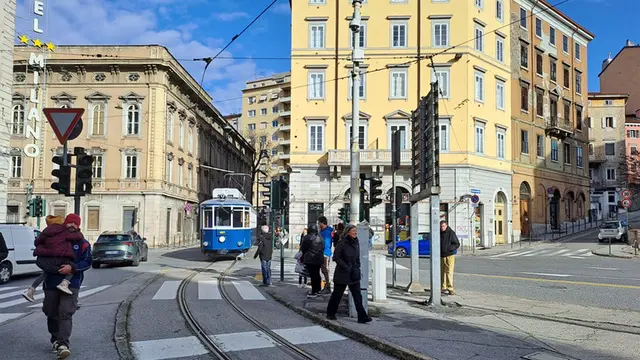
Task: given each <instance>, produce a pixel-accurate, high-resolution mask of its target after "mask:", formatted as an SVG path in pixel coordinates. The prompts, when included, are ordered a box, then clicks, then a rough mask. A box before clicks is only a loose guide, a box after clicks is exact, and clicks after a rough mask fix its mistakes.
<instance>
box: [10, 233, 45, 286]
mask: <svg viewBox="0 0 640 360" xmlns="http://www.w3.org/2000/svg"><path fill="white" fill-rule="evenodd" d="M0 233H2V237H4V241H5V242H6V243H7V249H9V256H8V257H7V258H6V259H5V260H3V261H2V263H0V284H6V283H7V282H9V280H10V279H11V276H13V275H23V274H32V273H38V272H41V271H42V270H41V269H40V268H39V267H38V266H37V265H36V257H35V256H33V251H34V250H35V248H36V247H35V245H34V241H35V239H36V238H37V237H38V236H39V235H40V230H38V229H36V228H34V227H31V226H25V225H19V224H0Z"/></svg>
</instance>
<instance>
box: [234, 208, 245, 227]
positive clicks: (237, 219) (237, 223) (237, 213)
mask: <svg viewBox="0 0 640 360" xmlns="http://www.w3.org/2000/svg"><path fill="white" fill-rule="evenodd" d="M243 210H244V209H242V208H240V209H238V208H236V209H234V210H233V227H234V228H241V227H243V224H242V212H243Z"/></svg>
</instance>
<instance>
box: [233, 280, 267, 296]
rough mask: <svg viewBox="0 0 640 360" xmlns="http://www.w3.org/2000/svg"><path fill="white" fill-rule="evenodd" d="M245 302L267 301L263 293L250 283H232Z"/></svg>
mask: <svg viewBox="0 0 640 360" xmlns="http://www.w3.org/2000/svg"><path fill="white" fill-rule="evenodd" d="M231 283H232V284H233V286H235V288H236V290H238V293H240V296H241V297H242V299H243V300H267V299H265V297H264V296H263V295H262V293H261V292H260V291H259V290H258V289H256V287H255V286H253V284H251V283H250V282H248V281H232V282H231Z"/></svg>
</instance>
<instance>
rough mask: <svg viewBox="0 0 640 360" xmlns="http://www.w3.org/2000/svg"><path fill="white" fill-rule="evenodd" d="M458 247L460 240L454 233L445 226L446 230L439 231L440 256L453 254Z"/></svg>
mask: <svg viewBox="0 0 640 360" xmlns="http://www.w3.org/2000/svg"><path fill="white" fill-rule="evenodd" d="M459 247H460V241H458V237H457V236H456V233H455V232H454V231H453V230H451V228H450V227H448V226H447V230H445V231H440V257H447V256H451V255H453V254H454V252H455V251H456V250H458V248H459Z"/></svg>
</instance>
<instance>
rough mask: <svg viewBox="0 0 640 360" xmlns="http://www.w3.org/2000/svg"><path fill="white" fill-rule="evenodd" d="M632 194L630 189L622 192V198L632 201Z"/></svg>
mask: <svg viewBox="0 0 640 360" xmlns="http://www.w3.org/2000/svg"><path fill="white" fill-rule="evenodd" d="M631 195H633V194H632V192H631V190H629V189H624V190H622V198H623V199H631Z"/></svg>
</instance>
